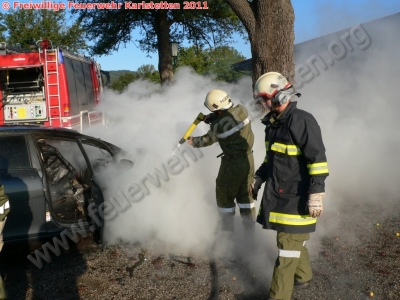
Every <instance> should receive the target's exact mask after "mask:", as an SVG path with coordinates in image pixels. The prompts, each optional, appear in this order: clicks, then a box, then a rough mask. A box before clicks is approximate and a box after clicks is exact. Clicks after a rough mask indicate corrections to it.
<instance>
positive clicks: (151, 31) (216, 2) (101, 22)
mask: <svg viewBox="0 0 400 300" xmlns="http://www.w3.org/2000/svg"><path fill="white" fill-rule="evenodd" d="M101 2H102V0H84V3H92V4H93V3H101ZM185 2H187V1H183V0H177V1H174V3H171V2H166V1H161V2H160V3H164V4H167V5H169V4H171V5H172V4H175V3H178V4H179V5H180V8H179V9H128V8H127V7H126V3H127V2H125V1H122V0H117V1H114V3H116V4H121V5H122V6H121V8H120V9H111V10H110V9H109V10H100V9H88V10H77V11H76V13H78V14H79V17H80V20H82V21H83V24H84V28H85V29H86V31H87V34H88V37H89V39H90V40H93V41H94V42H95V46H94V47H93V49H92V50H93V54H98V55H103V54H110V53H111V52H112V51H115V50H117V49H118V48H119V47H120V46H121V45H126V44H127V43H130V42H135V43H136V45H137V46H138V47H139V48H140V49H141V50H143V51H145V52H147V53H152V52H158V57H159V64H158V70H159V72H160V77H161V80H162V82H166V81H169V80H172V78H173V72H172V71H173V70H172V57H171V49H170V41H172V40H175V41H178V42H183V41H184V40H187V41H189V42H190V43H193V44H196V45H198V46H203V45H208V46H216V45H222V44H224V43H227V42H230V41H231V37H232V34H233V33H234V32H240V33H243V28H242V25H241V24H240V21H239V19H238V17H237V16H236V15H235V14H234V13H233V11H232V10H231V9H230V7H229V6H228V5H227V4H226V2H225V1H224V0H213V1H204V2H193V3H195V4H196V5H197V6H198V7H196V8H197V9H183V8H184V6H185ZM143 3H144V1H132V3H131V7H132V5H142V4H143ZM187 3H189V2H187ZM190 3H191V2H190ZM200 8H201V9H200ZM206 8H207V9H206ZM134 30H137V31H138V32H139V34H140V37H139V38H137V39H135V37H134V36H133V32H134Z"/></svg>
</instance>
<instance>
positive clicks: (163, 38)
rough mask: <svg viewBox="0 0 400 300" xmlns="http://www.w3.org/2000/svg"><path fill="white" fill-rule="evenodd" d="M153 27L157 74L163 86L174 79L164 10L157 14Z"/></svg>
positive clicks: (167, 25) (167, 24) (168, 26)
mask: <svg viewBox="0 0 400 300" xmlns="http://www.w3.org/2000/svg"><path fill="white" fill-rule="evenodd" d="M155 27H156V32H157V41H158V72H159V73H160V78H161V83H162V84H164V83H168V82H172V81H173V79H174V73H173V70H172V55H171V46H170V43H169V42H170V41H169V31H170V24H169V22H168V19H167V11H166V10H159V11H158V12H157V16H156V19H155Z"/></svg>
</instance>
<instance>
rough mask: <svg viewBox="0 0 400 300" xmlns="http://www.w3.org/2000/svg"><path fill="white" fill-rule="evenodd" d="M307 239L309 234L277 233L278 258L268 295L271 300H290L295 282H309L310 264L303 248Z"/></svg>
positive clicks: (305, 249)
mask: <svg viewBox="0 0 400 300" xmlns="http://www.w3.org/2000/svg"><path fill="white" fill-rule="evenodd" d="M309 238H310V234H309V233H285V232H278V233H277V236H276V241H277V246H278V258H277V259H276V262H275V267H274V274H273V276H272V283H271V290H270V293H269V296H270V297H271V298H273V299H279V300H290V299H291V297H292V293H293V287H294V281H295V280H296V281H299V282H308V281H310V280H311V278H312V270H311V264H310V259H309V256H308V250H307V248H306V246H305V245H306V241H307V240H308V239H309Z"/></svg>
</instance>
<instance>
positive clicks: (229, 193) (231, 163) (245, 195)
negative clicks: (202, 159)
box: [216, 152, 256, 225]
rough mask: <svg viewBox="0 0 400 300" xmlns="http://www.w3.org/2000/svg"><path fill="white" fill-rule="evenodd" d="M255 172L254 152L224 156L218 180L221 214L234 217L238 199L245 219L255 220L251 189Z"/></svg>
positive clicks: (218, 200) (217, 195) (218, 199)
mask: <svg viewBox="0 0 400 300" xmlns="http://www.w3.org/2000/svg"><path fill="white" fill-rule="evenodd" d="M253 174H254V157H253V153H251V152H250V153H243V154H236V155H230V156H229V155H228V156H225V155H224V156H223V157H222V159H221V166H220V168H219V172H218V176H217V180H216V198H217V205H218V209H219V212H220V213H221V214H226V215H227V216H231V217H233V215H234V214H235V199H236V202H237V204H238V206H239V208H240V215H241V217H242V219H243V221H245V220H252V221H253V222H254V220H255V216H256V211H255V205H254V200H253V197H252V194H251V190H250V184H251V183H252V182H253ZM245 223H246V222H244V223H243V225H245ZM246 224H247V223H246Z"/></svg>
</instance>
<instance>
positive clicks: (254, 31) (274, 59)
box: [225, 0, 294, 85]
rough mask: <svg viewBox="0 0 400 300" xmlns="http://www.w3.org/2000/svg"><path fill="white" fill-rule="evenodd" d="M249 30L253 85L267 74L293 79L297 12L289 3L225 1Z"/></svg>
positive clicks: (259, 0) (272, 0)
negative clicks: (273, 72) (295, 16)
mask: <svg viewBox="0 0 400 300" xmlns="http://www.w3.org/2000/svg"><path fill="white" fill-rule="evenodd" d="M225 1H226V2H227V3H228V4H229V6H230V7H231V8H232V10H233V11H234V12H235V13H236V15H237V16H238V17H239V19H240V21H241V22H242V23H243V26H244V27H245V28H246V31H247V33H248V37H249V40H250V45H251V54H252V71H253V72H252V77H253V78H252V79H253V85H254V83H255V82H256V80H257V79H258V78H259V77H260V76H261V75H262V74H264V73H266V72H269V71H276V72H279V73H281V74H283V75H285V76H286V77H287V78H289V80H291V79H292V78H293V76H294V10H293V6H292V3H291V1H290V0H255V1H248V0H225Z"/></svg>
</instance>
